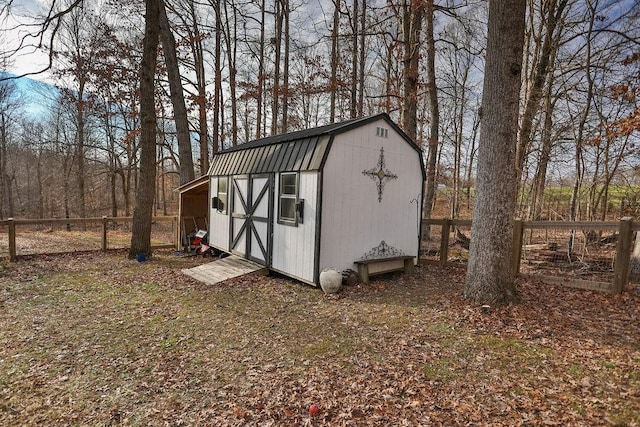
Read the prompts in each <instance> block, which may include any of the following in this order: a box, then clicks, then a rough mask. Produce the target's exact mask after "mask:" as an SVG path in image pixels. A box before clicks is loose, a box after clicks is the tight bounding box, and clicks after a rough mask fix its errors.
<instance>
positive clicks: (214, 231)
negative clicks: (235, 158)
mask: <svg viewBox="0 0 640 427" xmlns="http://www.w3.org/2000/svg"><path fill="white" fill-rule="evenodd" d="M227 191H228V190H227ZM217 192H218V177H215V176H214V177H211V181H210V182H209V196H210V197H209V198H210V199H211V197H215V195H216V194H217ZM229 218H230V216H229V206H227V214H223V213H220V212H218V211H217V210H216V209H213V208H212V207H211V200H209V244H211V245H212V246H213V247H216V248H218V249H222V250H225V251H228V250H229Z"/></svg>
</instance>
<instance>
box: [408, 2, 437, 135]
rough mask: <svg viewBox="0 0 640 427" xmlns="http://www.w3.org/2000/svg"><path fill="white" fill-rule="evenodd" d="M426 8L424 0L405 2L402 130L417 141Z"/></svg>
mask: <svg viewBox="0 0 640 427" xmlns="http://www.w3.org/2000/svg"><path fill="white" fill-rule="evenodd" d="M431 3H433V1H431ZM424 10H425V8H424V5H423V3H422V1H416V0H405V2H404V4H403V11H402V14H403V16H402V33H403V37H404V42H403V44H404V52H403V55H404V56H403V59H402V66H403V72H404V76H403V79H402V82H403V83H402V84H403V93H404V99H403V101H402V130H403V131H405V133H406V134H407V136H409V138H411V140H412V141H416V135H417V131H418V69H419V67H420V36H421V34H422V18H423V16H424Z"/></svg>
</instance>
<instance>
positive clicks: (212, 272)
mask: <svg viewBox="0 0 640 427" xmlns="http://www.w3.org/2000/svg"><path fill="white" fill-rule="evenodd" d="M259 270H266V268H265V267H264V266H263V265H260V264H256V263H254V262H251V261H249V260H246V259H244V258H240V257H238V256H236V255H231V256H229V257H226V258H220V259H218V260H216V261H213V262H210V263H208V264H202V265H199V266H197V267H193V268H187V269H184V270H182V273H183V274H186V275H187V276H189V277H192V278H193V279H195V280H197V281H199V282H203V283H206V284H208V285H215V284H217V283H220V282H223V281H225V280H227V279H232V278H234V277H239V276H243V275H245V274H249V273H253V272H255V271H259Z"/></svg>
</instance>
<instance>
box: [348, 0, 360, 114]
mask: <svg viewBox="0 0 640 427" xmlns="http://www.w3.org/2000/svg"><path fill="white" fill-rule="evenodd" d="M351 30H352V34H351V46H352V50H351V103H350V105H349V117H350V118H352V119H355V118H356V116H357V114H358V108H357V105H356V103H357V99H358V0H353V18H352V19H351Z"/></svg>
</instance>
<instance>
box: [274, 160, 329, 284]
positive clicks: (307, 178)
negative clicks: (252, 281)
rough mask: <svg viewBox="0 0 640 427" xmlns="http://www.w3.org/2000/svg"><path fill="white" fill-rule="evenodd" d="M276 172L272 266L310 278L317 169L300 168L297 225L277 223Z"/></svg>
mask: <svg viewBox="0 0 640 427" xmlns="http://www.w3.org/2000/svg"><path fill="white" fill-rule="evenodd" d="M279 182H280V176H279V174H276V175H275V186H274V187H275V191H274V197H275V199H274V221H273V222H274V225H273V257H272V268H273V269H274V270H278V271H282V272H284V273H286V274H288V275H290V276H292V277H296V278H298V279H301V280H304V281H306V282H310V283H311V282H313V279H314V278H313V273H314V271H313V266H314V257H315V244H316V240H315V239H316V236H315V234H316V215H317V200H318V173H317V172H300V180H299V185H300V187H299V192H298V197H299V198H300V199H304V218H303V219H304V223H302V224H298V226H297V227H293V226H290V225H284V224H278V202H279V195H280V188H279Z"/></svg>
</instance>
